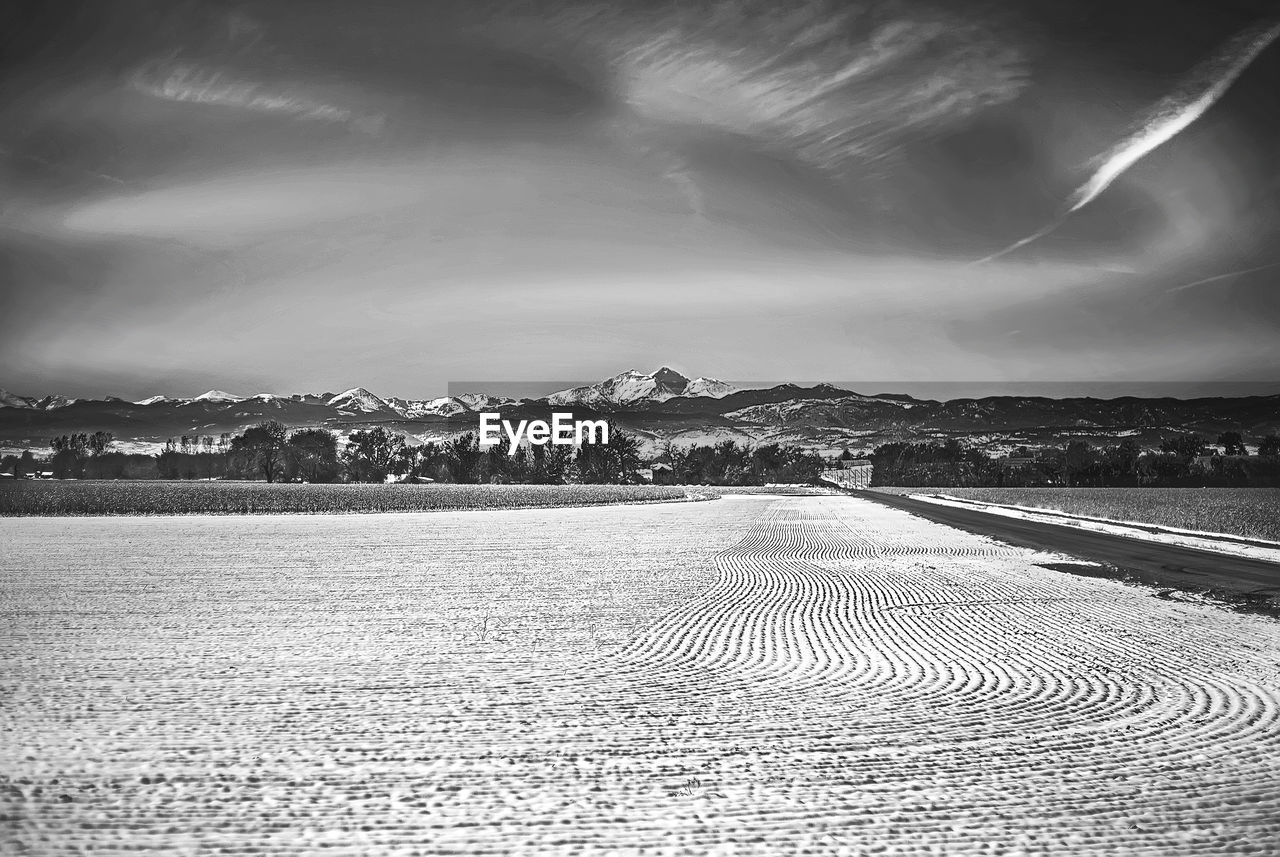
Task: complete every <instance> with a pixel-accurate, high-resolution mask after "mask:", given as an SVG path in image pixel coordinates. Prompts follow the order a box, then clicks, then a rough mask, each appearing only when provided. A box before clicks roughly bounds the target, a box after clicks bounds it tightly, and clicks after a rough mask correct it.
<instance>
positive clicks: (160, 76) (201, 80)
mask: <svg viewBox="0 0 1280 857" xmlns="http://www.w3.org/2000/svg"><path fill="white" fill-rule="evenodd" d="M129 86H130V88H132V89H133V90H135V91H136V92H141V93H143V94H144V95H150V96H152V97H154V98H160V99H164V100H165V101H178V102H188V103H195V104H213V105H218V106H222V107H229V108H234V109H238V110H249V111H253V112H257V113H268V114H275V115H279V116H286V117H291V118H294V119H299V120H304V121H311V122H328V123H336V124H342V125H347V126H349V127H351V128H353V129H355V130H357V131H360V132H363V133H366V134H377V133H378V132H380V131H381V130H382V128H383V125H384V123H385V122H386V117H385V116H384V115H383V114H381V113H371V112H365V111H362V110H359V109H357V108H355V107H352V106H346V105H343V104H339V103H335V102H333V101H329V100H324V99H320V98H317V97H315V96H313V95H310V94H309V93H308V92H307V91H306V90H305V88H303V87H301V86H299V85H295V86H289V85H287V84H277V85H272V84H268V83H264V82H262V81H258V80H254V79H252V78H251V77H248V76H245V75H244V74H240V73H237V72H235V71H232V70H229V69H224V68H219V67H217V66H211V65H203V64H201V63H198V62H194V61H192V62H184V61H180V60H179V59H178V58H177V55H176V54H175V55H173V56H171V57H167V58H164V59H160V60H156V61H152V62H149V63H147V64H145V65H143V66H142V67H140V68H138V69H137V70H136V71H135V72H134V73H133V74H132V75H130V77H129Z"/></svg>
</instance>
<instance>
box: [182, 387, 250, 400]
mask: <svg viewBox="0 0 1280 857" xmlns="http://www.w3.org/2000/svg"><path fill="white" fill-rule="evenodd" d="M191 401H193V402H243V401H244V396H237V395H236V394H235V393H228V392H226V391H225V390H209V391H208V392H205V393H201V394H200V395H198V396H196V397H195V398H194V399H192V400H191Z"/></svg>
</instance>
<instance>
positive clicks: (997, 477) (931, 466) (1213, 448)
mask: <svg viewBox="0 0 1280 857" xmlns="http://www.w3.org/2000/svg"><path fill="white" fill-rule="evenodd" d="M1219 447H1220V448H1221V450H1219ZM870 459H871V462H872V463H873V464H874V470H873V471H872V482H871V484H872V486H880V485H885V486H888V485H894V486H902V487H935V488H945V487H1036V486H1049V485H1061V486H1067V487H1140V486H1153V487H1176V486H1260V487H1265V486H1280V436H1277V435H1274V434H1272V435H1268V436H1267V437H1265V438H1262V439H1261V440H1260V442H1259V444H1258V454H1257V455H1249V454H1248V449H1247V447H1246V446H1245V443H1244V438H1243V437H1241V435H1240V434H1239V433H1238V432H1224V433H1222V434H1220V435H1219V436H1218V438H1217V442H1216V444H1215V443H1212V442H1211V441H1210V439H1209V438H1207V437H1202V436H1200V435H1197V434H1185V433H1184V434H1178V435H1174V436H1171V437H1167V438H1164V439H1162V441H1161V443H1160V446H1159V448H1158V449H1156V450H1144V449H1143V448H1142V447H1141V446H1140V445H1139V444H1138V443H1137V441H1135V440H1133V439H1132V438H1125V439H1124V440H1122V441H1120V442H1119V443H1117V444H1115V445H1111V446H1094V445H1093V444H1090V443H1089V442H1088V441H1084V440H1075V441H1071V442H1070V443H1068V444H1067V445H1066V446H1062V447H1045V448H1042V449H1039V450H1037V451H1036V452H1035V453H1034V454H1033V453H1032V452H1031V451H1030V450H1028V449H1026V448H1023V449H1021V450H1018V453H1017V454H1016V455H1014V456H1011V457H1007V458H1006V457H993V456H990V455H988V454H987V453H985V452H983V451H982V450H980V449H976V448H973V447H966V446H964V445H962V444H961V443H960V442H959V441H956V440H954V439H952V440H948V441H946V442H944V443H931V442H925V443H902V442H896V443H887V444H882V445H881V446H878V447H876V449H875V451H874V452H872V453H871V455H870Z"/></svg>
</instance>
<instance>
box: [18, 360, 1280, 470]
mask: <svg viewBox="0 0 1280 857" xmlns="http://www.w3.org/2000/svg"><path fill="white" fill-rule="evenodd" d="M552 410H572V411H573V412H574V413H575V415H577V416H580V417H591V416H608V417H610V418H611V419H613V420H615V421H616V422H617V423H619V424H620V425H622V426H623V427H624V428H626V429H628V430H630V431H632V432H635V433H636V434H637V435H639V437H640V439H641V441H642V444H643V445H644V446H645V447H646V448H647V449H648V450H649V451H653V450H655V449H657V448H658V447H660V446H661V445H662V444H663V443H664V442H667V441H671V442H675V443H691V442H699V443H708V442H715V441H719V440H726V439H732V440H737V441H739V442H742V443H753V444H754V443H769V442H779V443H791V444H798V445H802V446H807V447H814V448H818V449H820V450H823V451H834V450H839V449H841V448H850V449H853V450H867V449H870V448H872V447H874V446H875V445H877V444H879V443H883V442H886V441H891V440H928V439H932V440H938V439H944V438H950V437H959V438H962V439H964V440H965V441H966V442H968V443H972V444H976V445H980V446H983V447H984V448H987V449H988V450H989V451H995V452H999V451H1009V450H1012V449H1014V448H1016V447H1018V446H1024V445H1025V446H1033V447H1034V446H1041V445H1045V444H1048V443H1055V444H1060V443H1063V442H1065V441H1066V440H1068V439H1086V440H1091V441H1093V442H1095V443H1106V442H1115V439H1116V438H1120V437H1133V438H1135V439H1137V440H1138V441H1139V443H1142V444H1144V445H1148V446H1155V445H1157V444H1158V443H1159V440H1160V439H1161V438H1162V437H1165V436H1168V435H1169V434H1171V433H1176V432H1197V433H1200V434H1204V435H1213V436H1216V434H1217V433H1220V432H1223V431H1239V432H1240V433H1241V434H1243V435H1244V436H1245V439H1246V442H1253V443H1256V442H1257V438H1260V437H1261V436H1263V435H1265V434H1269V433H1273V432H1277V431H1280V396H1249V397H1238V398H1198V399H1174V398H1137V397H1123V398H1116V399H1095V398H1067V399H1050V398H1044V397H1035V396H992V397H987V398H981V399H952V400H949V401H934V400H930V399H915V398H912V397H911V396H906V395H895V394H880V395H874V396H867V395H861V394H858V393H856V392H854V391H851V390H845V389H842V388H840V387H836V386H832V385H830V384H818V385H815V386H812V387H801V386H797V385H795V384H779V385H776V386H772V387H765V388H759V389H736V388H735V387H734V386H733V385H731V384H727V383H725V382H723V381H718V380H715V379H713V378H701V377H700V378H694V379H690V378H687V377H685V376H684V375H682V374H680V373H679V372H676V371H675V370H673V369H669V368H667V367H663V368H661V369H658V370H657V371H654V372H650V373H641V372H639V371H636V370H629V371H627V372H623V373H621V374H619V375H616V376H614V377H612V378H608V379H606V380H604V381H601V382H600V383H598V384H590V385H585V386H580V387H573V388H571V389H567V390H561V391H559V392H556V393H552V394H551V395H548V396H544V397H541V398H525V399H518V400H517V399H513V398H507V397H502V396H490V395H484V394H466V395H459V396H442V397H439V398H435V399H424V400H418V399H404V398H398V397H389V396H379V395H376V394H374V393H372V392H370V391H369V390H368V389H366V388H364V387H354V388H352V389H350V390H345V391H343V392H341V393H336V394H335V393H328V392H326V393H297V394H292V395H287V396H286V395H275V394H270V393H257V394H254V395H250V396H241V395H237V394H233V393H228V392H226V391H223V390H216V389H215V390H209V391H208V392H205V393H202V394H200V395H198V396H192V397H190V398H178V397H170V396H164V395H154V396H149V397H147V398H144V399H141V400H139V401H136V402H129V401H124V400H122V399H119V398H116V397H112V396H107V397H104V398H102V399H70V398H66V397H63V396H57V395H45V396H43V397H31V396H20V395H16V394H13V393H8V392H5V391H2V390H0V446H3V447H5V448H45V447H47V446H48V443H49V440H50V439H51V438H52V437H56V436H57V435H59V434H63V433H67V432H74V431H95V430H99V429H101V430H104V431H109V432H112V433H113V434H114V435H115V436H116V438H117V439H118V440H120V441H122V442H123V444H124V445H125V447H126V448H135V449H145V448H148V447H149V446H154V445H158V444H161V443H163V442H164V441H165V440H166V439H168V438H171V437H172V438H177V437H180V436H182V435H188V436H191V435H195V436H203V435H213V436H217V435H219V434H221V433H223V432H230V433H235V432H239V431H242V430H243V429H244V428H245V427H247V426H249V425H252V424H254V423H256V422H261V421H263V420H267V419H275V420H279V421H280V422H282V423H284V424H286V425H288V426H291V427H302V426H324V427H327V428H330V429H332V430H334V431H337V432H339V433H340V434H347V433H350V432H351V431H354V430H356V429H360V428H369V427H372V426H374V425H383V426H385V427H387V428H389V429H391V430H393V431H396V432H399V433H401V434H404V435H406V436H407V437H408V438H409V439H410V440H411V441H424V440H429V439H439V438H444V437H449V436H452V435H456V434H459V433H461V432H465V431H475V430H476V428H477V423H478V414H479V412H481V411H498V412H501V413H502V414H503V416H504V417H507V418H513V417H514V418H517V419H519V418H546V417H547V416H548V415H549V414H550V412H551V411H552Z"/></svg>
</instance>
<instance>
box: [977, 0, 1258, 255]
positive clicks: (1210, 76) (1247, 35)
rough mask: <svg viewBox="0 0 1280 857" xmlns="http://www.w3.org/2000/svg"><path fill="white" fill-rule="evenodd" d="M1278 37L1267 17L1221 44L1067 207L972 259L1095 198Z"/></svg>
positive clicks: (1041, 234)
mask: <svg viewBox="0 0 1280 857" xmlns="http://www.w3.org/2000/svg"><path fill="white" fill-rule="evenodd" d="M1277 37H1280V22H1277V21H1270V22H1267V23H1265V24H1258V25H1256V26H1253V27H1250V28H1249V29H1247V30H1245V31H1244V32H1242V33H1240V34H1239V35H1237V36H1235V37H1234V38H1232V39H1231V40H1230V41H1229V42H1227V43H1226V44H1225V45H1223V46H1222V49H1221V50H1219V51H1217V52H1216V53H1214V55H1213V56H1211V57H1209V58H1208V59H1207V60H1205V61H1203V62H1201V63H1200V64H1199V65H1197V66H1196V67H1195V68H1194V69H1192V71H1191V72H1190V73H1189V74H1188V76H1187V82H1186V83H1184V84H1183V85H1182V86H1181V87H1179V88H1178V90H1177V91H1175V92H1173V93H1171V94H1170V95H1167V96H1165V97H1164V98H1162V99H1161V100H1160V101H1159V102H1158V103H1157V104H1156V106H1155V107H1154V108H1152V110H1151V111H1150V112H1149V114H1148V116H1147V119H1146V121H1144V122H1143V123H1142V128H1141V129H1140V130H1139V131H1137V132H1136V133H1134V134H1130V135H1129V136H1128V137H1126V138H1125V139H1123V140H1121V141H1120V142H1119V143H1118V144H1116V145H1115V146H1114V147H1113V148H1112V149H1111V150H1110V151H1108V152H1106V153H1105V154H1103V155H1102V156H1101V158H1100V160H1101V162H1102V165H1101V166H1100V167H1098V169H1097V170H1096V171H1095V172H1094V173H1093V175H1092V176H1090V177H1089V180H1088V181H1086V182H1085V183H1084V184H1082V185H1081V186H1080V187H1078V188H1077V189H1076V190H1075V192H1074V193H1072V194H1071V196H1070V197H1069V199H1068V203H1069V204H1068V205H1067V207H1066V208H1064V209H1063V211H1062V212H1061V213H1060V214H1059V215H1058V216H1057V218H1055V219H1054V221H1053V222H1052V223H1050V225H1049V226H1047V227H1045V228H1044V229H1041V230H1040V231H1039V232H1037V233H1035V234H1034V235H1031V236H1028V237H1027V238H1024V239H1022V240H1021V241H1018V242H1016V243H1014V244H1011V245H1009V246H1008V247H1006V248H1004V249H1003V250H1000V251H999V252H996V253H992V254H991V255H990V256H984V257H983V258H981V259H979V260H978V261H977V262H975V263H974V264H978V265H980V264H982V263H984V262H990V261H992V260H993V259H998V258H1000V257H1001V256H1004V255H1006V254H1008V253H1012V252H1013V251H1014V250H1017V249H1018V248H1019V247H1023V246H1025V245H1027V244H1030V243H1031V242H1032V241H1035V240H1036V239H1038V238H1042V237H1044V236H1045V235H1048V234H1049V233H1050V232H1052V231H1053V230H1055V229H1057V228H1058V226H1060V225H1061V224H1062V222H1063V221H1064V220H1066V219H1067V217H1069V216H1070V215H1071V214H1072V213H1074V212H1076V211H1079V210H1080V209H1081V208H1084V207H1085V206H1086V205H1088V204H1089V203H1091V202H1093V201H1094V200H1095V199H1097V198H1098V196H1099V195H1100V194H1101V193H1102V192H1103V191H1105V190H1106V189H1107V188H1108V187H1110V186H1111V183H1112V182H1114V181H1115V180H1116V179H1118V178H1120V176H1121V175H1123V174H1124V173H1125V172H1126V171H1127V170H1128V169H1129V168H1130V167H1132V166H1133V165H1134V164H1136V163H1137V162H1138V161H1140V160H1142V159H1143V158H1144V157H1146V156H1147V155H1149V154H1151V152H1153V151H1155V150H1156V149H1157V148H1159V147H1160V146H1162V145H1164V144H1165V143H1167V142H1169V141H1170V140H1172V139H1173V138H1174V137H1175V136H1177V135H1178V134H1180V133H1181V132H1182V131H1184V130H1186V129H1187V127H1189V126H1190V125H1191V123H1193V122H1195V121H1196V120H1197V119H1199V118H1200V117H1201V116H1203V115H1204V113H1205V111H1206V110H1208V109H1209V108H1210V107H1212V106H1213V105H1214V103H1216V102H1217V101H1218V99H1219V98H1221V97H1222V95H1223V93H1225V92H1226V91H1227V89H1228V88H1229V87H1230V86H1231V84H1232V83H1234V82H1235V80H1236V78H1238V77H1239V76H1240V75H1241V74H1242V73H1243V72H1244V70H1245V69H1246V68H1248V67H1249V66H1250V64H1252V63H1253V61H1254V60H1255V59H1257V58H1258V55H1259V54H1261V53H1262V52H1263V51H1264V50H1266V49H1267V48H1268V47H1269V46H1270V45H1271V43H1272V42H1274V41H1275V40H1276V38H1277Z"/></svg>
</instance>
